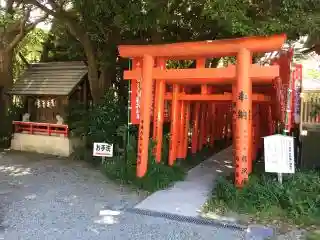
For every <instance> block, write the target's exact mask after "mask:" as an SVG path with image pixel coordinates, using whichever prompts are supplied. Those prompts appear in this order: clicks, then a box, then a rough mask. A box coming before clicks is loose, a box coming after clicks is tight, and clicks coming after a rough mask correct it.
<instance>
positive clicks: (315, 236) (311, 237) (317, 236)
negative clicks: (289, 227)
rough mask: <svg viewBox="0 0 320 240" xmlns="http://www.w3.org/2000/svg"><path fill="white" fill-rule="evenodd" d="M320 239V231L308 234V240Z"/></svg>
mask: <svg viewBox="0 0 320 240" xmlns="http://www.w3.org/2000/svg"><path fill="white" fill-rule="evenodd" d="M319 239H320V232H319V231H314V232H310V233H308V234H307V237H306V240H319Z"/></svg>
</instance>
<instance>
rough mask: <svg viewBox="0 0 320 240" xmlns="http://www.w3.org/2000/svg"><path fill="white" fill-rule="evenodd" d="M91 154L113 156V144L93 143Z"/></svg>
mask: <svg viewBox="0 0 320 240" xmlns="http://www.w3.org/2000/svg"><path fill="white" fill-rule="evenodd" d="M93 156H96V157H113V144H108V143H93Z"/></svg>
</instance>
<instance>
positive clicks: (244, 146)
mask: <svg viewBox="0 0 320 240" xmlns="http://www.w3.org/2000/svg"><path fill="white" fill-rule="evenodd" d="M285 40H286V36H285V35H275V36H271V37H247V38H239V39H230V40H214V41H203V42H188V43H173V44H163V45H147V46H143V45H121V46H119V53H120V56H121V57H124V58H132V61H133V68H132V70H129V71H125V73H124V79H127V80H129V79H131V80H133V81H138V80H139V79H140V83H141V84H142V89H141V101H140V119H139V121H140V122H139V139H138V156H137V176H138V177H143V176H144V175H145V173H146V171H147V162H148V144H149V133H150V123H151V120H152V119H151V114H150V111H152V110H151V107H152V105H153V107H154V109H153V115H154V116H153V117H154V119H153V121H154V126H155V127H154V129H153V138H154V139H155V140H156V143H157V145H156V149H155V155H156V160H157V161H160V159H161V146H162V134H163V133H162V131H163V129H162V128H163V122H164V101H165V100H171V101H172V109H171V110H172V111H171V139H170V154H169V164H170V165H172V164H173V163H174V161H175V160H176V158H177V157H181V156H182V157H184V156H185V155H186V149H187V141H186V139H187V138H186V137H185V136H186V135H187V133H188V124H186V123H187V122H188V121H189V118H190V101H196V104H195V105H194V109H193V110H194V113H195V114H194V115H195V118H194V126H199V125H200V133H199V131H198V130H197V127H196V128H195V127H194V130H195V129H196V132H195V131H194V133H193V134H194V136H193V138H194V141H193V142H192V148H197V147H198V148H199V149H200V148H201V147H202V145H203V139H204V138H205V137H206V136H205V134H206V133H205V127H206V124H205V119H207V120H209V119H211V120H212V119H215V118H214V114H215V110H214V108H215V106H213V105H210V104H209V105H208V106H207V108H206V106H205V105H202V106H203V107H201V112H200V103H199V102H200V101H220V102H232V103H233V104H234V105H235V109H236V111H235V113H236V114H237V116H236V115H235V114H233V116H232V119H233V122H234V124H233V125H234V127H235V129H233V143H234V149H235V153H234V159H235V161H234V162H235V166H236V184H237V185H238V186H241V185H242V184H243V182H244V181H245V180H246V179H247V178H248V174H249V173H250V172H251V168H252V166H251V164H252V158H253V156H252V154H254V153H252V152H254V149H253V137H252V135H253V131H252V111H253V108H252V103H253V101H258V102H270V101H271V98H270V96H266V95H264V94H254V93H253V90H252V85H253V84H260V85H261V84H262V85H263V84H267V85H269V86H271V85H272V80H273V79H274V78H275V77H278V76H279V66H278V65H273V66H268V67H265V66H259V65H255V64H252V53H256V52H269V51H275V50H279V49H280V48H281V46H282V44H283V43H284V42H285ZM224 56H236V57H237V63H236V66H229V67H226V68H205V60H206V58H212V57H224ZM169 59H174V60H176V59H186V60H187V59H188V60H189V59H196V63H197V64H196V68H195V69H166V64H165V63H166V60H169ZM155 63H156V66H155ZM154 82H155V92H154V93H153V89H154V88H153V83H154ZM166 83H168V84H172V85H173V90H172V93H166V92H165V86H166ZM208 84H211V85H212V84H214V85H217V88H219V85H230V86H232V94H228V93H222V94H221V93H220V94H219V93H218V94H212V93H214V91H213V90H214V89H212V87H209V86H208ZM189 85H201V93H200V94H190V93H188V92H187V91H186V90H187V88H188V86H189ZM180 86H183V89H181V90H182V91H180ZM153 95H155V98H154V103H152V101H153V99H152V98H153ZM180 102H181V104H180ZM220 110H221V109H220ZM179 111H181V112H182V114H180V113H179ZM200 113H201V114H202V115H201V122H200V121H199V114H200ZM179 114H180V115H179ZM215 120H216V119H215ZM182 126H183V127H182ZM220 131H221V129H220ZM179 132H180V135H179ZM199 134H200V138H199ZM210 134H214V131H213V130H211V133H210ZM198 141H199V142H198ZM210 141H211V138H210ZM181 146H182V147H181Z"/></svg>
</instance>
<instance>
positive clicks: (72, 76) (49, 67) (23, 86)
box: [8, 62, 88, 96]
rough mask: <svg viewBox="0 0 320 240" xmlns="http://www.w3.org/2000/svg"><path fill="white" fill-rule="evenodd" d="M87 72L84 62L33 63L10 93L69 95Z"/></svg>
mask: <svg viewBox="0 0 320 240" xmlns="http://www.w3.org/2000/svg"><path fill="white" fill-rule="evenodd" d="M87 72H88V69H87V66H86V65H85V64H84V63H83V62H47V63H35V64H31V65H30V66H29V68H28V69H27V70H26V71H25V73H24V74H23V75H22V76H21V77H20V78H19V79H18V80H17V81H16V82H15V83H14V85H13V87H12V88H11V89H10V90H9V91H8V94H11V95H54V96H68V95H69V94H70V93H71V92H72V91H73V90H74V89H75V87H76V86H77V85H78V84H79V83H80V82H81V80H82V79H83V78H84V76H85V75H86V74H87Z"/></svg>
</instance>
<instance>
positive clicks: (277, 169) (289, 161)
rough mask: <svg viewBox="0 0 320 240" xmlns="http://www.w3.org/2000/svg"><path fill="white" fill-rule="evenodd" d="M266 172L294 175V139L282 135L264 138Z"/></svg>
mask: <svg viewBox="0 0 320 240" xmlns="http://www.w3.org/2000/svg"><path fill="white" fill-rule="evenodd" d="M264 155H265V156H264V159H265V160H264V161H265V171H266V172H272V173H294V172H295V166H294V145H293V137H291V136H284V135H280V134H276V135H271V136H267V137H265V138H264Z"/></svg>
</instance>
